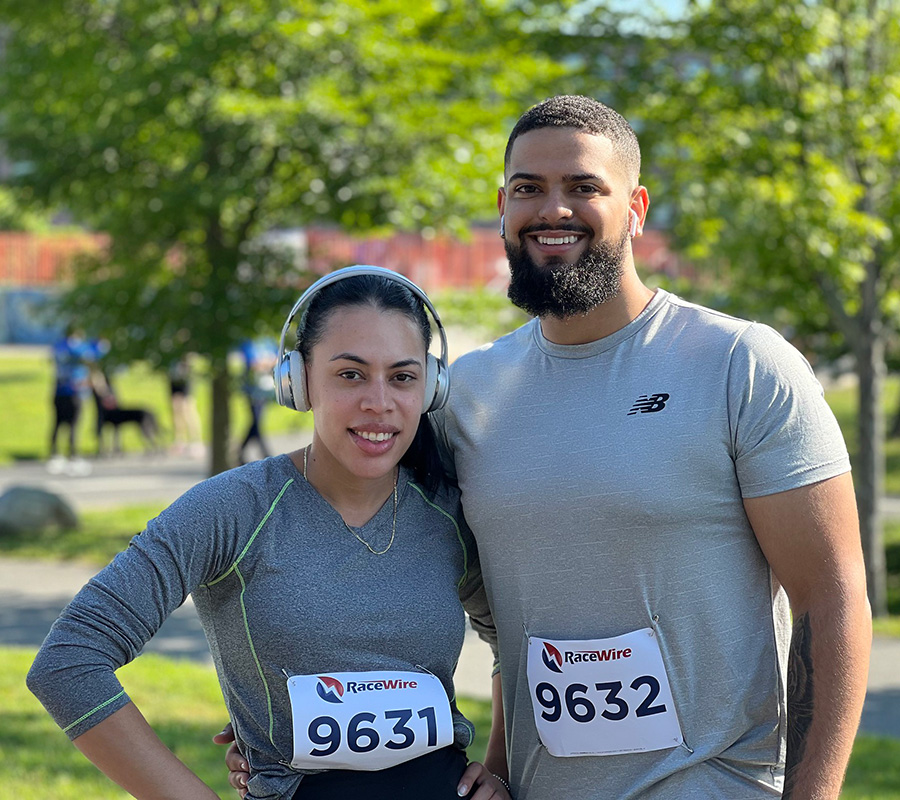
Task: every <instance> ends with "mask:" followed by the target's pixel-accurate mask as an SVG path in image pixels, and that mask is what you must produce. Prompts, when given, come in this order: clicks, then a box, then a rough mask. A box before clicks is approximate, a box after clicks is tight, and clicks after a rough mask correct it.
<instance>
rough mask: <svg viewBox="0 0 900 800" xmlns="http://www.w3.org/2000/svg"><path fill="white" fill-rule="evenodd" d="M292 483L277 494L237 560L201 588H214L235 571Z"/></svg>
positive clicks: (290, 480) (291, 481) (289, 481)
mask: <svg viewBox="0 0 900 800" xmlns="http://www.w3.org/2000/svg"><path fill="white" fill-rule="evenodd" d="M293 482H294V479H293V478H290V479H289V480H288V482H287V483H286V484H285V485H284V486H282V487H281V491H280V492H279V493H278V497H276V498H275V499H274V500H273V501H272V505H270V506H269V510H268V511H267V512H266V515H265V516H264V517H263V518H262V521H261V522H260V523H259V525H257V526H256V530H255V531H253V535H252V536H251V537H250V540H249V541H248V542H247V544H246V545H244V549H243V550H241V554H240V555H239V556H238V557H237V560H236V561H235V562H234V563H233V564H232V565H231V566H230V567H229V568H228V569H227V570H226V571H225V572H224V574H222V575H220V576H219V577H218V578H216V579H215V580H214V581H210V582H209V583H204V584H201V586H215V585H216V584H217V583H218V582H219V581H223V580H225V578H227V577H228V576H229V575H230V574H231V572H232V570H235V569H237V565H238V564H240V563H241V559H243V557H244V556H245V555H247V551H248V550H249V549H250V545H252V544H253V540H254V539H256V536H257V534H258V533H259V532H260V531H261V530H262V527H263V525H265V524H266V520H267V519H268V518H269V517H270V516H272V512H273V511H274V510H275V506H277V505H278V503H279V502H280V501H281V498H282V497H283V496H284V493H285V492H286V491H287V489H288V486H290V485H291V484H292V483H293Z"/></svg>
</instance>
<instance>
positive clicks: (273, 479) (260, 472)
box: [176, 455, 297, 516]
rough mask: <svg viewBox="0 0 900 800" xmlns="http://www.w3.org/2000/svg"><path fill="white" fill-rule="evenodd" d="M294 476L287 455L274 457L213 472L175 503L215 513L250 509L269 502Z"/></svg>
mask: <svg viewBox="0 0 900 800" xmlns="http://www.w3.org/2000/svg"><path fill="white" fill-rule="evenodd" d="M296 477H297V470H296V468H295V467H294V464H293V462H292V461H291V459H290V456H288V455H279V456H273V457H271V458H265V459H262V460H261V461H253V462H251V463H249V464H245V465H243V466H240V467H235V468H234V469H230V470H226V471H225V472H220V473H219V474H218V475H213V476H212V477H211V478H207V479H206V480H204V481H201V482H200V483H198V484H196V485H195V486H194V487H193V488H191V489H189V490H188V491H187V492H186V493H185V494H184V495H182V497H181V498H179V500H178V501H176V504H177V505H184V504H190V505H191V506H194V507H196V508H197V509H198V510H202V511H203V512H205V513H211V514H214V515H216V516H218V515H219V514H221V513H223V512H224V513H229V514H232V513H240V512H241V511H250V510H251V509H254V508H256V507H257V506H258V505H265V506H269V505H271V504H272V503H273V502H274V501H275V500H277V499H278V498H279V497H280V495H282V494H283V493H284V492H285V491H286V489H287V488H288V487H289V486H290V485H291V484H292V483H294V482H295V480H296Z"/></svg>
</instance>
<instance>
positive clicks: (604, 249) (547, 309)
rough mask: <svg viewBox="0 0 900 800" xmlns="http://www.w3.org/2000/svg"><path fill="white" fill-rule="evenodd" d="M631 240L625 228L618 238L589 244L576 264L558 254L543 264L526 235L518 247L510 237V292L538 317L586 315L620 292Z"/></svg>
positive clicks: (523, 308) (515, 299)
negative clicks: (538, 261) (627, 245)
mask: <svg viewBox="0 0 900 800" xmlns="http://www.w3.org/2000/svg"><path fill="white" fill-rule="evenodd" d="M554 230H558V229H554ZM524 232H525V233H528V232H534V231H529V230H528V229H525V231H524ZM627 242H628V231H627V230H623V231H622V236H621V238H620V239H619V240H618V241H616V242H613V243H609V242H600V243H599V244H595V245H593V246H592V247H589V248H588V249H587V250H585V252H584V253H582V254H581V256H580V257H579V259H578V260H577V261H576V262H575V263H574V264H568V263H566V262H565V261H563V260H562V259H560V258H558V257H554V258H551V259H549V260H548V261H547V262H546V264H544V266H543V267H540V266H538V265H537V264H536V263H535V262H534V259H532V257H531V254H530V253H529V252H528V248H527V245H526V242H525V240H524V238H523V239H521V244H520V245H518V246H516V245H514V244H512V243H511V242H510V241H509V240H506V242H505V246H506V257H507V258H508V259H509V270H510V274H511V280H510V284H509V291H508V292H507V295H508V297H509V299H510V300H511V301H512V302H513V304H515V305H517V306H518V307H519V308H521V309H522V310H523V311H527V312H528V313H529V314H533V315H534V316H536V317H543V316H553V317H560V318H562V317H570V316H573V315H575V314H586V313H587V312H588V311H590V310H591V309H593V308H594V307H595V306H598V305H600V304H601V303H606V302H607V301H609V300H612V299H613V298H614V297H616V296H617V295H618V294H619V290H620V289H621V288H622V275H623V272H624V268H623V264H624V262H625V245H626V243H627Z"/></svg>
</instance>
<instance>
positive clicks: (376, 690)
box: [288, 672, 453, 770]
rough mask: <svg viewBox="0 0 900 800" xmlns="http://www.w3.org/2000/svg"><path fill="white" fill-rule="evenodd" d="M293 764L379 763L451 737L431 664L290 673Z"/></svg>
mask: <svg viewBox="0 0 900 800" xmlns="http://www.w3.org/2000/svg"><path fill="white" fill-rule="evenodd" d="M288 692H289V694H290V698H291V713H292V715H293V725H294V757H293V760H292V761H291V766H292V767H294V768H295V769H356V770H378V769H386V768H387V767H392V766H396V765H397V764H402V763H403V762H404V761H409V760H410V759H412V758H417V757H419V756H421V755H424V754H425V753H428V752H431V751H432V750H436V749H438V748H440V747H446V746H447V745H449V744H452V743H453V720H452V716H451V713H450V702H449V700H448V699H447V693H446V691H445V690H444V687H443V684H441V682H440V680H438V678H436V677H435V676H434V675H431V674H429V673H427V672H333V673H330V674H328V675H294V676H292V677H291V678H289V679H288Z"/></svg>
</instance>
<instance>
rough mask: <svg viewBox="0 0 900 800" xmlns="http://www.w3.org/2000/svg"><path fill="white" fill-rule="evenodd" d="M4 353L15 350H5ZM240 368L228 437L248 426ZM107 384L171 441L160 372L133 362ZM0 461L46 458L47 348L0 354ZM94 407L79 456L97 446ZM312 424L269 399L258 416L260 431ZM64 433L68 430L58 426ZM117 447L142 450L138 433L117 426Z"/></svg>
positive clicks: (205, 393)
mask: <svg viewBox="0 0 900 800" xmlns="http://www.w3.org/2000/svg"><path fill="white" fill-rule="evenodd" d="M5 352H6V353H10V352H13V353H14V352H15V351H14V350H12V351H11V350H10V349H7V350H6V351H5ZM201 370H202V364H200V365H199V369H198V372H200V374H198V375H197V377H196V379H195V380H194V381H193V394H194V396H195V397H196V399H197V409H198V411H199V413H200V420H201V425H202V427H201V433H202V434H203V436H204V438H208V428H209V413H210V396H209V380H208V379H207V378H206V377H205V376H204V375H203V374H202V372H201ZM239 376H240V370H239V369H236V370H235V384H234V385H235V392H234V393H233V394H232V398H231V420H232V437H233V438H236V437H238V436H242V435H243V434H244V433H245V432H246V430H247V427H248V426H249V424H250V413H249V411H248V409H247V404H246V401H245V400H244V397H243V395H242V394H241V393H240V391H238V388H239ZM112 383H113V387H114V389H115V390H116V394H117V396H118V399H119V404H120V406H122V407H123V408H126V407H135V406H140V407H142V408H149V409H150V410H151V411H153V412H154V413H155V414H156V418H157V420H158V421H159V424H160V427H161V429H162V437H161V438H162V441H163V443H168V442H171V440H172V414H171V411H170V405H169V385H168V380H167V378H166V376H165V375H164V374H163V373H160V372H155V371H153V370H151V369H150V368H149V367H148V366H147V365H146V364H144V363H136V364H134V365H132V366H131V367H130V368H128V369H127V370H123V371H121V372H116V373H114V374H113V376H112ZM0 398H2V401H0V403H2V405H0V407H2V421H0V465H3V464H10V463H14V462H16V461H19V460H30V459H46V458H47V456H48V454H49V450H50V433H51V431H52V427H53V365H52V362H51V359H50V354H49V351H47V352H46V353H45V354H40V353H39V352H37V351H36V350H35V349H34V348H27V349H23V350H22V352H21V354H15V355H6V354H4V355H3V356H2V357H0ZM95 422H96V411H95V408H94V402H93V400H88V401H86V402H85V403H84V405H83V408H82V414H81V418H80V420H79V423H78V449H79V452H80V453H81V454H82V455H90V454H93V453H95V452H96V450H97V438H96V436H95V434H94V425H95ZM311 425H312V417H311V416H310V415H308V414H298V413H297V412H296V411H290V410H288V409H286V408H282V407H281V406H278V405H277V404H276V403H275V402H274V399H273V402H272V403H271V404H270V405H269V406H268V408H267V409H266V412H265V417H264V418H263V433H264V434H265V433H282V432H287V431H298V430H303V429H304V428H306V427H308V426H311ZM63 435H64V436H68V429H67V428H64V429H63ZM59 444H60V447H61V448H62V450H63V452H68V445H67V444H65V441H64V440H61V441H60V442H59ZM122 447H123V449H124V450H126V451H128V452H139V451H141V450H142V449H143V444H142V442H141V439H140V435H139V434H138V432H137V430H136V429H135V427H134V426H131V425H129V426H126V427H125V428H123V429H122Z"/></svg>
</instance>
